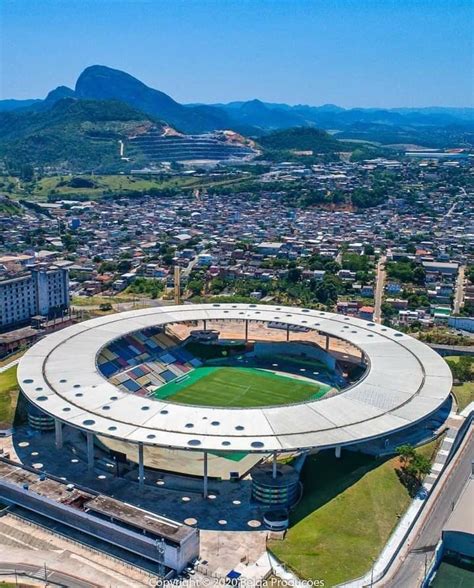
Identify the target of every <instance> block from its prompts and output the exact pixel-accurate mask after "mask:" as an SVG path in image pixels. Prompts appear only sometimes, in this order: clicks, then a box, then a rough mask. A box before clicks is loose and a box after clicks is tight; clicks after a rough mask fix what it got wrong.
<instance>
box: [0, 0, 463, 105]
mask: <svg viewBox="0 0 474 588" xmlns="http://www.w3.org/2000/svg"><path fill="white" fill-rule="evenodd" d="M473 11H474V2H473V1H472V0H396V1H395V0H0V18H1V21H0V36H1V41H0V43H1V46H0V50H1V53H0V70H1V73H0V76H1V77H0V97H1V98H30V97H43V96H45V95H46V93H47V92H48V91H49V90H50V89H51V88H53V87H55V86H57V85H60V84H65V85H68V86H74V83H75V80H76V78H77V76H78V75H79V73H80V72H81V71H82V70H83V69H84V68H85V67H87V66H88V65H92V64H97V63H99V64H103V65H108V66H110V67H115V68H119V69H122V70H125V71H127V72H129V73H131V74H132V75H134V76H136V77H138V78H140V79H141V80H143V81H144V82H145V83H147V84H148V85H150V86H153V87H155V88H158V89H160V90H162V91H164V92H167V93H168V94H170V95H171V96H173V97H174V98H175V99H177V100H179V101H181V102H208V103H210V102H226V101H230V100H246V99H251V98H255V97H256V98H260V99H262V100H266V101H272V102H287V103H290V104H299V103H305V104H324V103H335V104H339V105H341V106H345V107H356V106H380V107H394V106H433V105H434V106H438V105H443V106H470V105H472V102H473V71H474V62H473V51H474V50H473V30H474V22H473V18H474V17H473Z"/></svg>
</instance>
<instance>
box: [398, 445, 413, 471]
mask: <svg viewBox="0 0 474 588" xmlns="http://www.w3.org/2000/svg"><path fill="white" fill-rule="evenodd" d="M396 451H397V454H398V456H399V458H400V463H401V464H402V465H403V466H404V465H406V464H408V463H410V461H411V460H412V459H413V458H414V456H415V448H414V447H413V445H411V444H410V443H405V444H404V445H400V446H399V447H397V449H396Z"/></svg>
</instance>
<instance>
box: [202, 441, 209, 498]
mask: <svg viewBox="0 0 474 588" xmlns="http://www.w3.org/2000/svg"><path fill="white" fill-rule="evenodd" d="M207 494H208V492H207V451H205V452H204V479H203V486H202V495H203V496H204V498H207Z"/></svg>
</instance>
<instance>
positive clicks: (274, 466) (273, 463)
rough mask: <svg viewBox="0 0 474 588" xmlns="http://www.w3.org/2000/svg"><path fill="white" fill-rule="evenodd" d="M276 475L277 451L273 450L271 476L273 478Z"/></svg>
mask: <svg viewBox="0 0 474 588" xmlns="http://www.w3.org/2000/svg"><path fill="white" fill-rule="evenodd" d="M276 477H277V452H276V451H274V452H273V461H272V478H273V479H275V478H276Z"/></svg>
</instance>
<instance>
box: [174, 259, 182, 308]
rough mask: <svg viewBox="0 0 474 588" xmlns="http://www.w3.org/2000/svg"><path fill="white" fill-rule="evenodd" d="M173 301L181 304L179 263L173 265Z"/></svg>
mask: <svg viewBox="0 0 474 588" xmlns="http://www.w3.org/2000/svg"><path fill="white" fill-rule="evenodd" d="M174 303H175V304H181V271H180V268H179V265H175V266H174Z"/></svg>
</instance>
